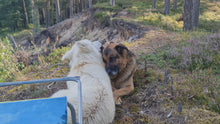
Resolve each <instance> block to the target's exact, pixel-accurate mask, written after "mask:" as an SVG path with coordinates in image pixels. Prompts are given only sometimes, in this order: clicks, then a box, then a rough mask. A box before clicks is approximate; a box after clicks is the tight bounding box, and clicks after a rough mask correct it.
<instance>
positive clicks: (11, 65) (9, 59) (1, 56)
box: [0, 38, 18, 82]
mask: <svg viewBox="0 0 220 124" xmlns="http://www.w3.org/2000/svg"><path fill="white" fill-rule="evenodd" d="M0 60H1V61H0V82H3V81H9V80H10V79H12V78H13V77H14V74H15V73H16V72H17V71H18V66H17V63H16V62H15V56H14V55H13V49H12V46H11V45H10V42H9V40H8V39H7V38H6V39H3V40H1V39H0Z"/></svg>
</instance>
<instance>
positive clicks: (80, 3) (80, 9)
mask: <svg viewBox="0 0 220 124" xmlns="http://www.w3.org/2000/svg"><path fill="white" fill-rule="evenodd" d="M82 1H83V0H79V12H82V9H83V8H82Z"/></svg>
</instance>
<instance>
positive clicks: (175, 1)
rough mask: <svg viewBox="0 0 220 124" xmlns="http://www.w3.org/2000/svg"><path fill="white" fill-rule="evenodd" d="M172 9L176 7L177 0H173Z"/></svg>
mask: <svg viewBox="0 0 220 124" xmlns="http://www.w3.org/2000/svg"><path fill="white" fill-rule="evenodd" d="M173 9H174V10H176V9H177V0H173Z"/></svg>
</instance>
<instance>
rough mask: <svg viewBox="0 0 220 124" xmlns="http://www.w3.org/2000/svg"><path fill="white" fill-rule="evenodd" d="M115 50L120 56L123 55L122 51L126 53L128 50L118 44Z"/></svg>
mask: <svg viewBox="0 0 220 124" xmlns="http://www.w3.org/2000/svg"><path fill="white" fill-rule="evenodd" d="M115 49H116V51H117V52H118V53H119V54H120V55H123V51H124V50H126V51H128V48H127V47H126V46H124V45H123V44H119V45H117V46H115Z"/></svg>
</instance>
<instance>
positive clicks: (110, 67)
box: [106, 65, 118, 76]
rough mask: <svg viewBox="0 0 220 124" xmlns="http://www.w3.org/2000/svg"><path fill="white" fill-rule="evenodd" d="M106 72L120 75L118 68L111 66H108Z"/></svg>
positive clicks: (111, 74)
mask: <svg viewBox="0 0 220 124" xmlns="http://www.w3.org/2000/svg"><path fill="white" fill-rule="evenodd" d="M106 72H107V73H108V74H109V75H110V76H113V75H116V74H117V73H118V67H117V66H111V65H107V67H106Z"/></svg>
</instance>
